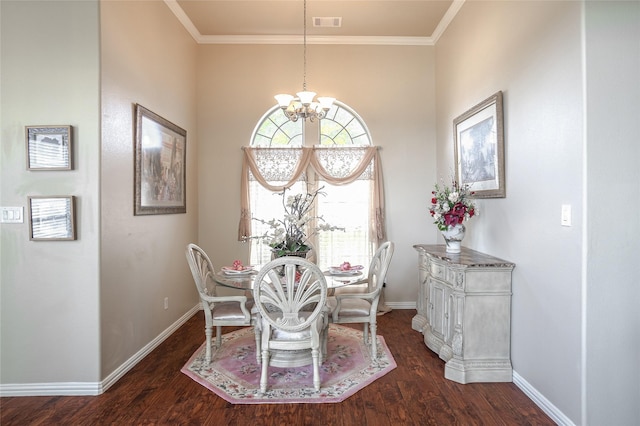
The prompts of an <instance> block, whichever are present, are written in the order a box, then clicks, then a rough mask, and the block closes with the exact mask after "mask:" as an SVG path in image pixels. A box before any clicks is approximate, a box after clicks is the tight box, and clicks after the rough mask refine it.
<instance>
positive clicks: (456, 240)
mask: <svg viewBox="0 0 640 426" xmlns="http://www.w3.org/2000/svg"><path fill="white" fill-rule="evenodd" d="M441 232H442V236H443V237H444V242H445V243H446V244H447V253H460V243H462V240H463V238H464V232H465V227H464V225H463V224H461V223H459V224H457V225H455V226H449V227H448V228H447V229H446V230H444V231H441Z"/></svg>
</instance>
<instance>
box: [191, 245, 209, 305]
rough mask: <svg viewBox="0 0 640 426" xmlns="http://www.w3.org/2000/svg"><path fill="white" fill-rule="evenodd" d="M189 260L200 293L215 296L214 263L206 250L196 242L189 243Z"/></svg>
mask: <svg viewBox="0 0 640 426" xmlns="http://www.w3.org/2000/svg"><path fill="white" fill-rule="evenodd" d="M186 255H187V262H188V263H189V268H190V269H191V274H193V280H194V281H195V283H196V287H197V288H198V293H199V294H200V295H207V296H215V295H216V286H215V283H214V282H213V274H215V270H214V269H213V264H212V263H211V259H209V256H207V253H205V251H204V250H202V249H201V248H200V247H198V246H197V245H195V244H189V245H187V253H186Z"/></svg>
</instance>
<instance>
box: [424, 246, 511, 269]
mask: <svg viewBox="0 0 640 426" xmlns="http://www.w3.org/2000/svg"><path fill="white" fill-rule="evenodd" d="M413 248H414V249H416V251H418V252H422V253H424V254H426V255H427V256H431V257H435V258H437V259H440V260H443V261H445V262H449V263H452V264H456V265H461V266H464V267H478V268H482V267H485V268H486V267H491V268H514V267H515V266H516V265H515V263H512V262H509V261H506V260H503V259H498V258H497V257H493V256H490V255H488V254H485V253H481V252H479V251H476V250H472V249H469V248H466V247H462V251H461V252H460V253H458V254H453V253H447V251H446V249H447V246H446V245H445V244H435V245H428V244H416V245H414V246H413Z"/></svg>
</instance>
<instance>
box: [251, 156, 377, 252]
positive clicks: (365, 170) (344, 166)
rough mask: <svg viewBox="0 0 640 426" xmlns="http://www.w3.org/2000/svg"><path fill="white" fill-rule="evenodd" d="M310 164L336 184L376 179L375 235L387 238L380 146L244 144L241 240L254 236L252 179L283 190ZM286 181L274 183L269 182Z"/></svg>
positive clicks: (274, 188) (302, 176)
mask: <svg viewBox="0 0 640 426" xmlns="http://www.w3.org/2000/svg"><path fill="white" fill-rule="evenodd" d="M309 168H311V169H313V171H314V172H315V173H316V174H317V175H318V176H320V178H321V179H322V180H325V181H326V182H328V183H330V184H332V185H345V184H348V183H351V182H354V181H355V180H358V179H367V180H373V187H374V190H373V206H372V208H373V209H374V211H373V212H372V213H373V215H372V216H373V217H374V218H375V219H374V224H373V226H374V228H375V229H374V230H373V231H374V235H375V236H376V239H377V240H378V242H382V241H384V240H385V238H386V237H385V227H384V192H383V191H384V190H383V185H382V167H381V165H380V155H379V152H378V148H377V147H372V146H368V147H340V148H328V147H313V148H309V147H303V148H253V147H244V148H243V160H242V177H241V189H240V191H241V193H240V209H241V210H240V224H239V227H238V240H239V241H244V240H245V239H246V237H249V236H251V211H250V208H249V206H250V203H249V180H256V181H258V182H259V183H260V184H261V185H262V186H263V187H265V188H267V189H268V190H270V191H274V192H276V191H282V190H283V189H284V188H288V187H290V186H291V185H293V184H294V183H295V182H297V181H298V180H300V179H302V178H304V176H305V175H306V173H307V171H309ZM270 181H271V182H273V181H280V182H286V184H284V185H283V186H273V185H271V184H270V183H269V182H270Z"/></svg>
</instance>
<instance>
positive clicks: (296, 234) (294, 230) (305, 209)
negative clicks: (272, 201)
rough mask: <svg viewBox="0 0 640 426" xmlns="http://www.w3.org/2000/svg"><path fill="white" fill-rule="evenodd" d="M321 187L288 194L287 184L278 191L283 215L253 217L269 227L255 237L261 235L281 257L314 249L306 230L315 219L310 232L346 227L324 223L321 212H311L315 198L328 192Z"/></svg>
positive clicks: (258, 237)
mask: <svg viewBox="0 0 640 426" xmlns="http://www.w3.org/2000/svg"><path fill="white" fill-rule="evenodd" d="M321 190H322V188H320V189H318V190H317V191H314V192H311V193H306V194H296V195H287V188H285V189H284V191H282V192H281V193H279V195H281V196H282V206H283V208H284V216H283V217H282V219H271V220H268V221H265V220H262V219H258V218H255V217H254V218H253V219H254V220H257V221H258V222H261V223H264V224H265V225H268V226H269V229H268V230H267V231H266V232H265V233H264V234H263V235H259V236H255V237H252V238H257V239H261V240H262V241H263V242H264V243H265V244H267V245H269V246H270V247H271V249H272V250H273V252H274V254H275V255H276V257H280V256H283V255H285V254H287V253H296V252H300V253H306V252H307V251H309V250H310V249H311V247H310V246H309V245H308V236H307V231H306V230H307V229H308V226H309V223H310V222H312V221H316V222H317V226H316V227H315V228H313V229H312V230H311V231H312V233H311V235H315V234H317V233H318V232H321V231H336V230H342V231H344V228H339V227H337V226H332V225H329V224H327V223H324V219H323V218H322V216H313V215H312V207H313V203H314V201H315V200H316V198H317V197H318V195H325V193H324V192H321Z"/></svg>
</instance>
